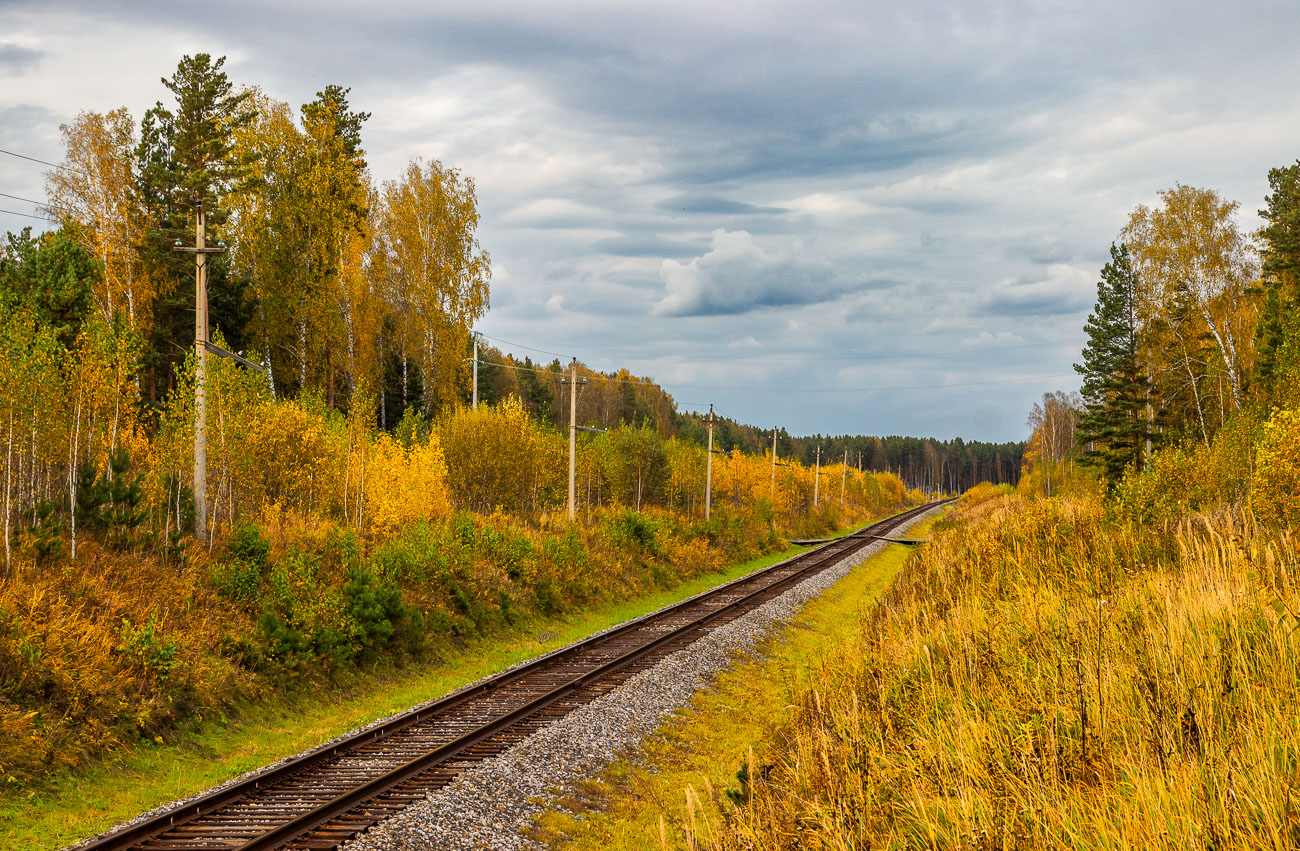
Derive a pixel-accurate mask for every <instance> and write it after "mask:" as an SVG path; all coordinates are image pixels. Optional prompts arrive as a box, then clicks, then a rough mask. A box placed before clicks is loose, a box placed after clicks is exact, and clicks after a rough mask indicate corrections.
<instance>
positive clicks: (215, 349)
mask: <svg viewBox="0 0 1300 851" xmlns="http://www.w3.org/2000/svg"><path fill="white" fill-rule="evenodd" d="M203 348H205V349H207V350H208V352H209V353H210V354H214V355H216V356H217V357H221V358H230V359H231V360H232V361H234V362H235V363H238V364H240V365H242V366H246V367H248V368H249V369H253V370H256V371H258V372H265V371H266V367H264V366H262V364H260V363H253V362H252V361H251V360H249V359H248V358H243V357H240V356H239V355H237V354H235V353H234V352H228V351H226V350H225V349H223V348H221V347H220V346H218V345H217V344H216V343H213V342H210V341H207V340H204V341H203Z"/></svg>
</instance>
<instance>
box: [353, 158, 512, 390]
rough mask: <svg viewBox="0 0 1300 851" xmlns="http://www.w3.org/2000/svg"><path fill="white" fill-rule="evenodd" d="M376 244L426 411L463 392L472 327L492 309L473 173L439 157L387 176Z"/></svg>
mask: <svg viewBox="0 0 1300 851" xmlns="http://www.w3.org/2000/svg"><path fill="white" fill-rule="evenodd" d="M375 218H376V224H375V239H376V243H375V246H374V248H373V249H372V252H373V254H374V255H376V256H375V257H374V261H375V262H374V266H373V268H374V270H375V278H376V285H377V286H378V287H379V289H380V290H381V291H382V292H383V294H384V298H385V300H386V301H387V302H388V304H389V308H390V310H391V311H392V314H393V322H394V324H395V325H396V329H395V334H396V337H397V339H396V340H394V341H392V343H391V348H392V349H394V350H396V351H398V352H400V354H401V359H402V380H403V392H404V394H405V389H406V386H407V384H408V382H409V377H408V375H407V371H408V369H409V362H410V361H411V360H415V361H417V362H418V363H419V366H420V369H421V372H422V378H423V387H424V408H425V412H426V414H427V413H429V412H431V411H433V410H435V409H437V408H440V407H444V406H446V405H448V404H450V403H453V402H455V401H457V400H458V399H459V398H460V390H461V388H463V387H464V386H465V383H466V366H465V363H464V360H465V347H466V341H467V340H468V339H469V329H470V326H471V325H473V323H474V322H475V321H476V320H478V319H479V318H480V317H481V316H483V314H484V313H485V312H486V311H487V307H488V281H489V280H490V278H491V276H492V269H491V265H490V263H489V258H488V254H487V252H486V251H484V250H483V249H482V248H481V247H480V246H479V243H478V239H477V237H476V236H475V230H476V229H477V227H478V206H477V201H476V199H475V197H474V181H473V180H472V179H471V178H468V177H463V176H462V175H461V173H460V172H459V171H458V170H457V169H454V168H447V167H445V166H444V165H443V164H442V163H440V162H438V161H437V160H433V161H431V162H425V161H424V160H422V159H421V160H416V161H414V162H412V163H411V164H410V165H408V166H407V167H406V171H405V172H404V173H403V174H402V176H401V177H400V178H398V179H397V180H390V181H386V182H385V183H384V186H383V190H382V191H381V192H380V197H379V200H378V210H377V211H376V216H375Z"/></svg>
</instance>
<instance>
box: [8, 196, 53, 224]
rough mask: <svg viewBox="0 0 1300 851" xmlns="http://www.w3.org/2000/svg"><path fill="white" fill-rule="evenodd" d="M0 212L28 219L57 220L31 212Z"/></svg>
mask: <svg viewBox="0 0 1300 851" xmlns="http://www.w3.org/2000/svg"><path fill="white" fill-rule="evenodd" d="M6 197H7V196H6ZM0 213H8V214H9V215H11V216H26V217H27V218H29V219H40V220H41V221H43V222H53V221H57V220H56V219H51V218H50V217H49V216H34V215H32V214H31V213H20V212H18V211H17V210H0Z"/></svg>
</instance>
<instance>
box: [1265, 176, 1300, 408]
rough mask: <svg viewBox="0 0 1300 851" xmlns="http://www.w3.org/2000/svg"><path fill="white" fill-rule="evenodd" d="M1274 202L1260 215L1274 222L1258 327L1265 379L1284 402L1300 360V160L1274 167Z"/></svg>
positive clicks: (1268, 391) (1273, 397) (1270, 393)
mask: <svg viewBox="0 0 1300 851" xmlns="http://www.w3.org/2000/svg"><path fill="white" fill-rule="evenodd" d="M1268 184H1269V188H1270V189H1272V190H1273V192H1272V193H1271V194H1270V195H1267V196H1265V198H1264V201H1265V203H1266V204H1267V205H1268V207H1267V208H1266V209H1263V210H1260V211H1259V214H1260V216H1261V217H1263V218H1264V220H1265V221H1266V222H1268V224H1266V225H1265V226H1264V227H1263V228H1261V229H1260V232H1259V235H1260V236H1261V237H1263V239H1264V247H1263V251H1262V252H1261V253H1262V254H1263V261H1264V262H1263V264H1262V269H1261V271H1262V272H1263V277H1264V285H1265V287H1266V291H1265V297H1264V308H1263V311H1262V313H1261V315H1260V318H1259V324H1258V326H1257V327H1256V329H1255V341H1256V348H1257V350H1258V352H1259V356H1258V366H1257V371H1258V376H1259V384H1260V387H1261V388H1262V390H1263V391H1264V395H1265V397H1266V398H1267V399H1268V401H1278V396H1279V390H1280V389H1281V386H1280V385H1282V384H1283V383H1285V374H1286V373H1287V372H1289V371H1293V370H1294V369H1295V366H1296V363H1295V362H1296V360H1297V359H1300V351H1297V350H1298V349H1300V339H1297V338H1298V337H1300V321H1298V320H1297V313H1300V161H1298V162H1296V164H1295V165H1290V166H1285V167H1283V168H1275V169H1270V170H1269V173H1268Z"/></svg>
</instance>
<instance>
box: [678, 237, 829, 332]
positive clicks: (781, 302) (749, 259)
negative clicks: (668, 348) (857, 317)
mask: <svg viewBox="0 0 1300 851" xmlns="http://www.w3.org/2000/svg"><path fill="white" fill-rule="evenodd" d="M659 275H660V277H661V278H662V279H663V282H664V288H665V290H666V291H667V294H666V295H665V296H664V297H663V298H662V299H661V300H660V301H659V303H658V304H657V305H655V313H656V314H658V315H660V316H716V315H729V314H739V313H748V312H750V311H752V310H758V309H760V308H764V307H781V306H788V305H805V304H816V303H818V302H821V301H826V300H828V299H831V298H834V297H836V296H838V295H840V294H842V293H843V292H845V290H846V287H845V286H844V285H843V283H842V282H840V281H838V280H837V279H836V276H835V272H834V270H833V269H832V267H831V266H830V265H829V264H828V263H826V262H825V261H821V260H818V259H815V258H810V257H807V256H805V255H804V254H803V253H802V252H799V251H768V250H765V249H764V248H763V247H762V246H760V245H759V244H758V243H757V242H755V241H754V238H753V236H751V235H750V234H749V233H747V232H745V231H733V232H727V231H724V230H715V231H714V232H713V247H712V248H710V249H709V251H708V252H707V253H705V254H703V255H701V256H699V257H696V258H694V259H692V260H691V261H689V262H687V263H679V262H677V261H676V260H665V261H664V262H663V265H662V267H660V272H659Z"/></svg>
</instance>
